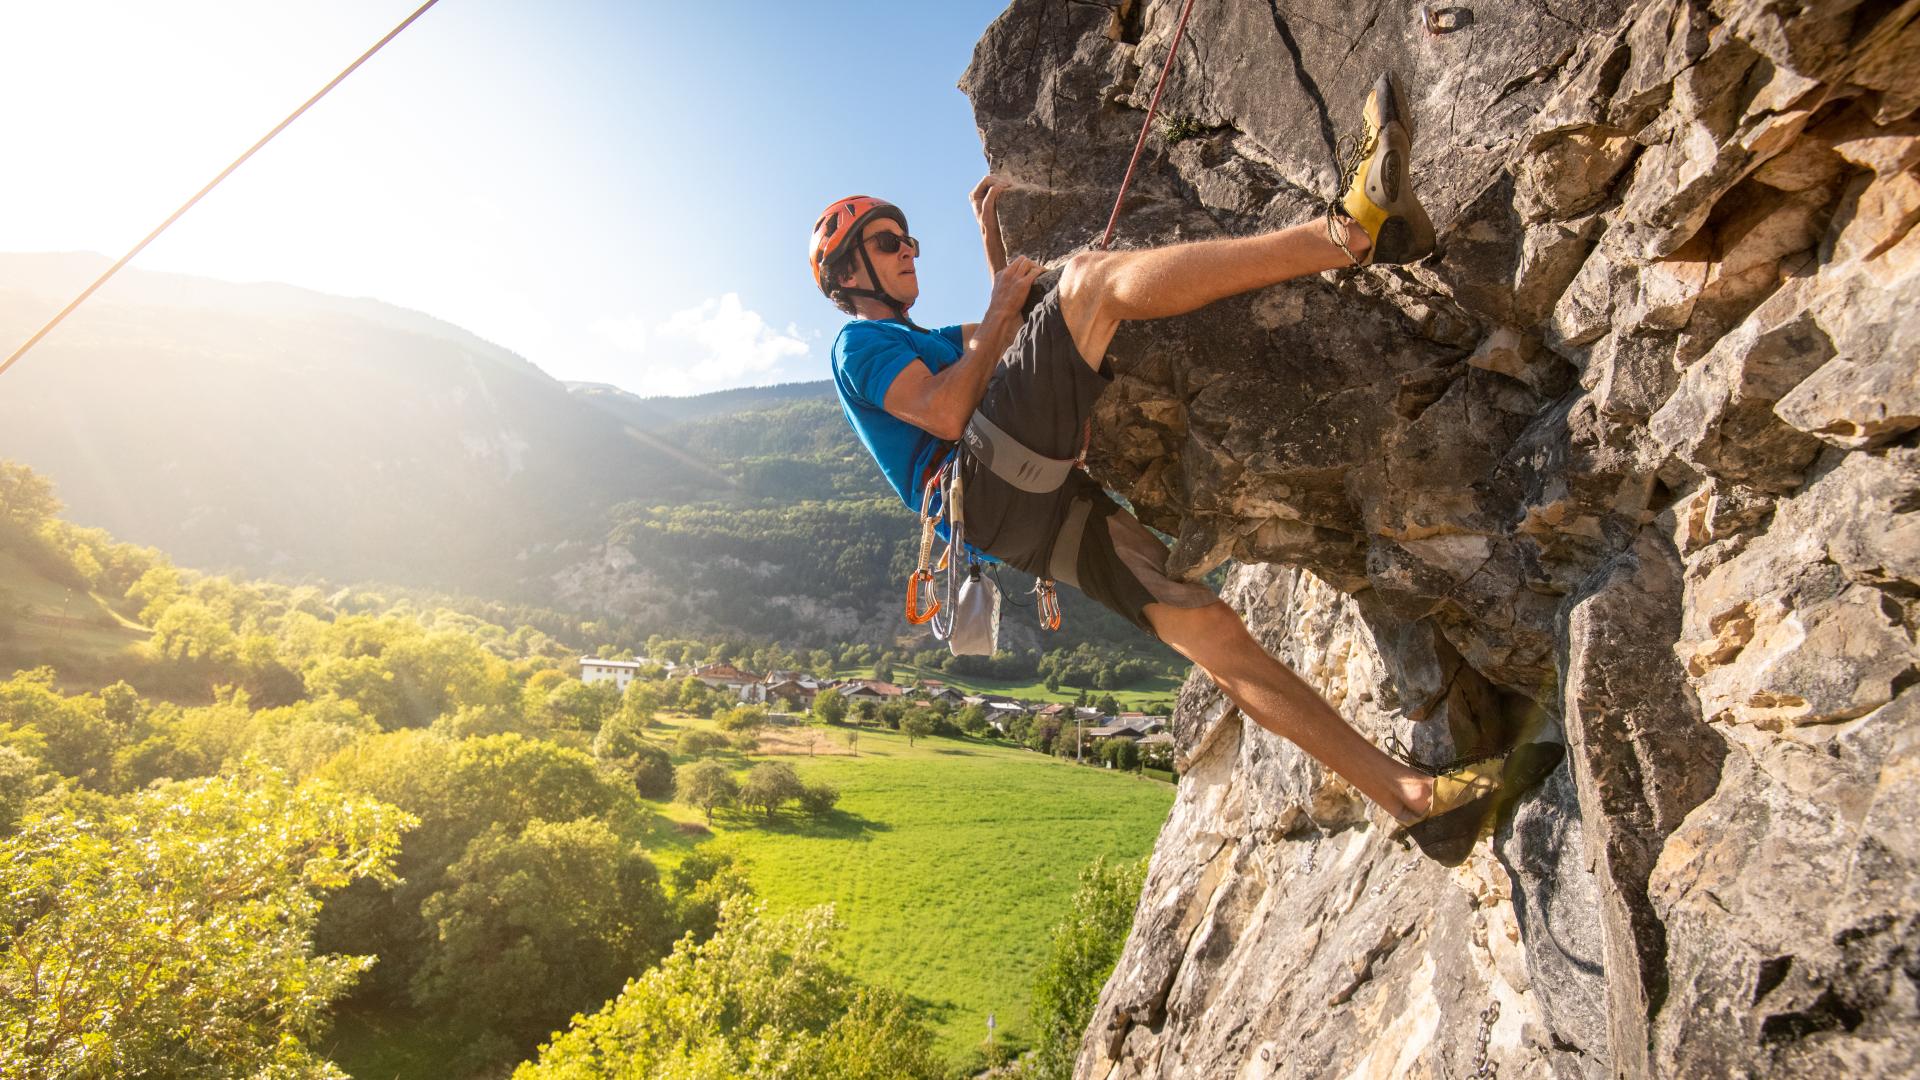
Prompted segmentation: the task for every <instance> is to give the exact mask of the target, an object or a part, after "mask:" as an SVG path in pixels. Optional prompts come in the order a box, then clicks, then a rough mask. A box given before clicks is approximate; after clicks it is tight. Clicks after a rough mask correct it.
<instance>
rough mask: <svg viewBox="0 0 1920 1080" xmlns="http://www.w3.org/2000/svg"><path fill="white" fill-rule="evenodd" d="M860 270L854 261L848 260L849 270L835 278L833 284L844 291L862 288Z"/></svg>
mask: <svg viewBox="0 0 1920 1080" xmlns="http://www.w3.org/2000/svg"><path fill="white" fill-rule="evenodd" d="M859 275H860V269H859V267H858V266H857V265H856V264H855V263H854V261H853V260H852V259H848V260H847V268H846V269H845V270H842V271H841V272H839V273H838V274H835V275H834V276H833V283H834V284H835V285H838V286H840V287H841V288H843V289H857V288H859V287H860V277H859Z"/></svg>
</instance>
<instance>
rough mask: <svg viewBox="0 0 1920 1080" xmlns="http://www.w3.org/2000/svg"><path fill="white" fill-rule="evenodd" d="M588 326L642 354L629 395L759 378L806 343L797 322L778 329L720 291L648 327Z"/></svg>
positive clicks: (691, 390) (606, 322)
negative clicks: (646, 359)
mask: <svg viewBox="0 0 1920 1080" xmlns="http://www.w3.org/2000/svg"><path fill="white" fill-rule="evenodd" d="M593 330H594V332H595V333H596V334H598V335H599V336H600V337H601V338H603V339H605V340H607V341H608V342H610V343H612V344H613V345H614V347H615V348H618V349H620V350H621V351H623V352H628V353H634V354H646V355H648V356H649V357H650V362H649V363H647V364H646V365H645V366H644V367H643V368H642V369H641V371H640V372H639V373H638V377H637V378H635V379H634V380H633V382H634V383H635V384H636V385H632V386H630V387H629V388H630V389H631V390H633V392H634V393H637V394H642V395H648V394H699V393H705V392H706V391H709V390H722V389H726V388H728V387H733V386H749V385H752V384H754V383H757V382H762V381H765V380H766V378H767V377H768V376H770V375H771V374H772V373H773V372H774V371H775V370H776V369H777V368H779V366H780V365H781V363H782V362H783V361H787V360H792V359H797V358H799V357H803V356H806V355H807V354H808V353H809V352H810V351H812V350H811V349H810V347H809V346H808V344H807V342H806V341H805V340H804V335H803V332H802V331H801V330H800V328H799V327H797V326H791V325H790V326H788V327H787V328H786V329H785V330H784V331H781V330H776V329H774V328H773V327H771V326H768V325H767V321H766V320H765V319H763V318H761V317H760V313H759V312H757V311H753V310H751V309H749V308H747V307H746V306H745V305H743V304H742V303H741V302H740V294H738V293H726V294H725V295H722V296H718V297H715V298H713V299H711V300H708V301H706V302H704V303H702V304H701V305H700V306H698V307H692V308H688V309H687V310H685V311H677V312H674V313H673V314H672V315H670V316H668V317H667V320H666V321H665V322H662V323H659V324H657V325H655V326H652V327H648V326H646V325H644V324H643V323H642V322H641V321H640V320H638V319H631V318H629V319H602V320H600V321H599V322H596V323H594V325H593Z"/></svg>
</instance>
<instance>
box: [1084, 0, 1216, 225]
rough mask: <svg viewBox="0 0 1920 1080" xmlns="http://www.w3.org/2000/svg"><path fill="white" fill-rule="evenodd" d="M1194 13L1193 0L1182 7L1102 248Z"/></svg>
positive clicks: (1118, 215)
mask: <svg viewBox="0 0 1920 1080" xmlns="http://www.w3.org/2000/svg"><path fill="white" fill-rule="evenodd" d="M1191 14H1193V0H1187V3H1186V6H1185V7H1183V8H1181V9H1180V22H1179V24H1178V25H1176V26H1175V27H1174V28H1173V44H1171V45H1169V46H1167V62H1166V63H1164V64H1162V65H1160V81H1159V82H1157V83H1154V84H1153V98H1152V100H1150V101H1148V102H1147V118H1146V120H1144V121H1142V122H1141V124H1140V137H1139V138H1138V139H1135V140H1134V143H1133V157H1131V158H1128V159H1127V173H1126V175H1125V176H1122V177H1121V178H1120V193H1119V194H1118V195H1115V196H1114V197H1113V213H1112V214H1111V215H1110V216H1109V217H1108V218H1107V231H1106V232H1105V233H1104V234H1102V235H1101V237H1100V250H1101V251H1105V250H1107V245H1108V244H1109V243H1111V242H1112V241H1113V229H1114V226H1116V225H1118V224H1119V223H1120V204H1121V203H1122V202H1123V201H1125V199H1126V197H1127V185H1128V184H1131V183H1133V168H1134V166H1135V165H1138V164H1139V163H1140V151H1141V149H1142V148H1144V147H1145V146H1146V145H1147V132H1148V130H1150V129H1151V128H1152V127H1153V114H1154V112H1155V111H1156V110H1157V109H1159V108H1160V91H1162V90H1164V89H1166V87H1167V73H1168V72H1170V71H1172V70H1173V58H1174V56H1175V55H1177V54H1178V53H1179V52H1180V37H1181V35H1182V34H1185V33H1186V32H1187V16H1188V15H1191Z"/></svg>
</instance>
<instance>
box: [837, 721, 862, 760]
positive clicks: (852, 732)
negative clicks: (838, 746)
mask: <svg viewBox="0 0 1920 1080" xmlns="http://www.w3.org/2000/svg"><path fill="white" fill-rule="evenodd" d="M840 741H841V742H844V743H846V744H847V749H849V750H851V751H853V756H854V757H859V756H860V729H859V728H857V727H850V728H848V729H846V730H845V731H842V732H841V733H840Z"/></svg>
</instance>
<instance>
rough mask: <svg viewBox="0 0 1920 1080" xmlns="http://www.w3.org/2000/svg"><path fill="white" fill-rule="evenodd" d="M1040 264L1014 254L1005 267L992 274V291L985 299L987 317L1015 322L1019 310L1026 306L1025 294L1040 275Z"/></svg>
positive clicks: (1029, 291) (1018, 316) (1031, 289)
mask: <svg viewBox="0 0 1920 1080" xmlns="http://www.w3.org/2000/svg"><path fill="white" fill-rule="evenodd" d="M1040 272H1041V266H1040V264H1039V263H1037V262H1034V261H1033V260H1032V259H1029V258H1027V257H1026V256H1025V255H1015V256H1014V257H1013V259H1012V260H1011V261H1009V262H1008V263H1007V268H1006V269H1004V270H1002V271H1000V272H999V273H997V274H995V275H993V293H992V295H991V296H989V297H988V299H987V318H988V319H994V318H1001V319H1007V320H1009V321H1011V322H1014V323H1017V322H1019V320H1020V310H1021V309H1022V308H1024V307H1026V304H1027V294H1028V293H1031V292H1032V291H1033V281H1034V279H1035V278H1037V277H1039V276H1040Z"/></svg>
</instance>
